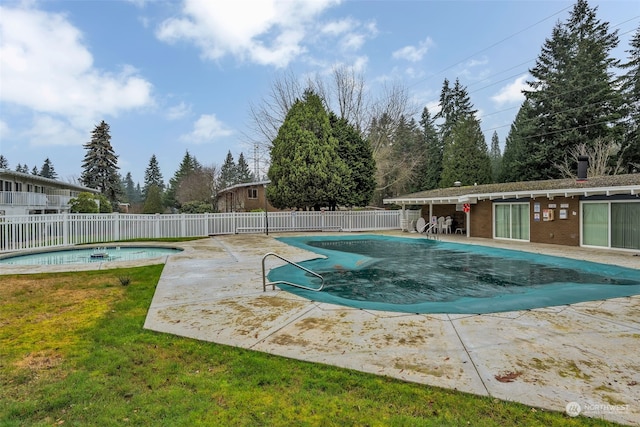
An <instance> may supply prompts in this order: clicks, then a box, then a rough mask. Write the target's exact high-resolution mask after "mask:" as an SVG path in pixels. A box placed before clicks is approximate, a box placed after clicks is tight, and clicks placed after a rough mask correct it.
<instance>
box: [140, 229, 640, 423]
mask: <svg viewBox="0 0 640 427" xmlns="http://www.w3.org/2000/svg"><path fill="white" fill-rule="evenodd" d="M327 234H330V233H327ZM385 234H392V235H398V236H402V237H415V238H423V237H422V236H419V235H417V234H415V233H414V234H410V233H401V232H393V233H385ZM288 235H290V234H288ZM356 235H357V234H356V233H354V236H356ZM444 239H451V240H456V241H464V242H466V243H471V244H484V245H492V246H502V247H507V248H515V249H519V250H529V251H533V252H539V253H545V254H548V255H558V256H565V257H573V258H579V259H587V260H592V261H597V262H603V263H608V264H616V265H621V266H625V267H631V268H638V269H639V273H638V274H639V277H640V258H639V257H638V256H637V255H635V254H633V253H629V252H615V251H599V250H590V249H583V248H567V247H558V246H552V245H533V244H528V243H527V244H518V243H511V242H509V243H506V244H504V243H499V242H496V241H490V240H486V239H477V240H474V239H467V238H466V237H462V236H459V235H458V236H454V235H450V236H444ZM181 246H183V247H185V249H186V250H185V251H184V252H183V253H182V254H179V255H173V256H171V257H169V258H168V260H167V263H166V266H165V268H164V271H163V273H162V276H161V279H160V282H159V283H158V287H157V289H156V292H155V295H154V298H153V301H152V303H151V306H150V308H149V312H148V315H147V319H146V322H145V328H147V329H150V330H154V331H159V332H165V333H171V334H176V335H180V336H185V337H191V338H195V339H198V340H204V341H210V342H215V343H220V344H226V345H232V346H237V347H242V348H247V349H252V350H256V351H263V352H268V353H272V354H277V355H281V356H285V357H289V358H294V359H300V360H306V361H311V362H318V363H325V364H330V365H335V366H341V367H345V368H350V369H355V370H359V371H365V372H370V373H373V374H377V375H386V376H390V377H395V378H399V379H402V380H406V381H413V382H418V383H423V384H429V385H434V386H438V387H446V388H450V389H456V390H460V391H465V392H469V393H474V394H479V395H489V396H493V397H496V398H499V399H504V400H512V401H517V402H522V403H525V404H527V405H530V406H533V407H536V408H544V409H550V410H556V411H565V409H566V408H567V405H568V404H570V407H571V408H572V410H575V409H576V408H577V406H576V405H575V404H573V403H572V402H575V403H577V404H579V405H580V406H579V411H580V413H581V414H583V415H586V416H589V417H599V418H604V419H607V420H611V421H617V422H621V423H625V424H633V425H640V351H639V350H640V315H639V314H638V313H640V296H633V297H627V298H617V299H611V300H605V301H594V302H585V303H580V304H573V305H563V306H556V307H548V308H542V309H534V310H525V311H514V312H503V313H495V314H485V315H450V314H449V315H448V314H432V315H428V314H423V315H417V314H402V313H392V312H379V311H367V310H359V309H353V308H347V307H342V306H335V305H330V304H324V303H317V302H312V301H309V300H306V299H303V298H300V297H297V296H295V295H292V294H290V293H288V292H285V291H280V290H278V289H277V288H276V290H275V291H274V290H271V288H268V290H267V292H263V290H262V273H261V259H262V257H263V256H264V255H265V254H266V253H267V252H276V253H278V254H280V255H282V256H284V257H286V258H288V259H291V260H293V261H296V262H297V261H302V260H305V259H309V258H312V257H314V256H315V255H314V254H312V253H310V252H306V251H304V250H301V249H297V248H294V247H291V246H288V245H285V244H284V243H281V242H279V241H277V240H276V239H274V238H273V236H264V235H231V236H218V237H213V238H208V239H203V240H198V241H194V242H187V243H183V244H181ZM279 265H282V264H281V262H280V261H279V260H277V259H275V258H270V260H269V261H268V262H267V266H268V268H273V267H276V266H279ZM569 412H571V410H570V411H569Z"/></svg>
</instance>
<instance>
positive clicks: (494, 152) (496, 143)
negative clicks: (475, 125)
mask: <svg viewBox="0 0 640 427" xmlns="http://www.w3.org/2000/svg"><path fill="white" fill-rule="evenodd" d="M489 158H490V159H491V177H492V182H498V181H499V180H500V173H501V171H500V166H501V163H502V154H501V153H500V139H499V138H498V132H496V131H493V135H492V136H491V150H490V151H489Z"/></svg>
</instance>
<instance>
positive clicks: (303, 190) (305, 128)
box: [267, 90, 349, 209]
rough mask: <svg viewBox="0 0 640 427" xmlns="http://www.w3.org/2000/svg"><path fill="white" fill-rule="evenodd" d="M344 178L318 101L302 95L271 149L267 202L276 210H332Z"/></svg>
mask: <svg viewBox="0 0 640 427" xmlns="http://www.w3.org/2000/svg"><path fill="white" fill-rule="evenodd" d="M348 174H349V170H348V168H347V165H346V164H345V162H344V161H343V160H342V159H341V158H340V157H339V155H338V141H337V140H336V138H335V137H333V136H332V129H331V124H330V122H329V116H328V114H327V111H326V110H325V109H324V106H323V104H322V100H321V99H320V97H319V96H318V95H316V94H315V93H313V92H312V91H310V90H307V91H305V93H304V96H303V99H302V100H297V101H296V102H295V103H294V104H293V106H292V107H291V109H289V112H288V113H287V116H286V118H285V120H284V122H283V123H282V126H280V129H279V130H278V136H277V137H276V138H275V139H274V141H273V145H272V147H271V166H270V167H269V172H268V176H269V179H270V180H271V184H270V185H269V186H267V197H268V199H269V201H270V202H271V204H272V205H273V206H274V207H276V208H299V209H309V208H314V209H319V208H320V207H322V206H328V207H330V208H332V209H333V208H335V207H336V206H337V204H338V203H339V201H340V200H341V193H342V191H343V188H344V183H343V179H342V178H343V177H344V176H347V175H348Z"/></svg>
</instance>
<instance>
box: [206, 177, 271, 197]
mask: <svg viewBox="0 0 640 427" xmlns="http://www.w3.org/2000/svg"><path fill="white" fill-rule="evenodd" d="M269 183H271V181H269V180H267V181H254V182H244V183H241V184H235V185H232V186H230V187H227V188H223V189H222V190H220V191H218V194H222V193H226V192H227V191H233V190H235V189H236V188H243V187H255V186H260V187H261V186H263V185H267V184H269Z"/></svg>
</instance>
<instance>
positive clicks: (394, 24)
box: [0, 0, 640, 185]
mask: <svg viewBox="0 0 640 427" xmlns="http://www.w3.org/2000/svg"><path fill="white" fill-rule="evenodd" d="M590 4H591V5H592V6H595V5H597V6H598V8H599V9H598V17H599V19H601V20H603V21H607V22H609V23H610V26H611V28H612V29H617V30H618V31H619V33H620V39H621V43H620V47H619V48H618V49H617V50H616V51H615V53H614V56H615V57H617V58H620V59H624V58H626V56H625V55H626V53H625V50H626V49H628V40H629V38H630V37H631V36H632V34H633V32H634V31H635V29H636V28H638V26H639V25H640V2H638V1H637V0H630V1H623V0H600V1H595V0H590ZM572 5H573V2H568V1H559V0H558V1H541V0H536V1H518V0H511V1H506V0H504V1H500V0H493V1H482V0H477V1H418V0H414V1H390V0H387V1H385V0H378V1H339V0H317V1H302V0H287V1H278V0H259V1H258V0H253V1H251V0H247V1H244V0H235V1H233V2H231V1H215V0H212V1H205V0H182V1H179V0H169V1H160V0H158V1H146V0H132V1H125V0H121V1H118V0H109V1H107V0H103V1H90V0H85V1H82V0H80V1H70V0H67V1H56V0H47V1H22V2H13V1H3V2H2V4H1V5H0V154H3V155H4V156H5V157H6V158H7V160H8V161H9V167H10V168H11V169H14V168H15V166H16V165H17V164H26V165H28V166H29V169H31V168H33V166H37V167H38V168H40V167H41V165H42V163H43V162H44V160H45V158H47V157H48V158H49V159H50V160H51V161H52V163H53V166H54V168H55V170H56V172H57V173H58V175H59V178H60V179H62V180H64V181H67V180H72V179H74V178H78V177H79V176H80V173H81V171H82V170H81V163H82V159H83V158H84V154H85V150H84V148H83V144H85V143H86V142H88V141H89V140H90V138H91V131H92V130H93V129H94V127H95V126H96V125H97V124H98V123H100V121H101V120H105V121H106V122H107V123H108V124H109V125H110V127H111V137H112V141H111V142H112V145H113V148H114V150H115V152H116V154H117V155H118V156H119V160H118V165H119V166H120V171H121V173H122V174H123V175H124V174H126V173H127V172H131V173H132V175H133V178H134V181H136V182H140V184H141V185H142V184H143V181H144V170H145V169H146V167H147V165H148V163H149V159H150V158H151V156H152V155H154V154H155V155H156V157H157V159H158V162H159V164H160V168H161V171H162V173H163V175H164V178H165V181H167V180H168V179H169V178H171V177H172V176H173V174H174V173H175V171H176V169H177V167H178V165H179V163H180V161H181V160H182V157H183V156H184V154H185V152H186V151H187V150H188V151H189V152H190V153H191V154H193V155H195V156H196V157H197V159H198V160H199V161H200V163H202V164H204V165H212V164H217V165H221V164H222V163H223V161H224V158H225V156H226V154H227V152H228V151H229V150H230V151H231V153H232V154H233V156H234V158H235V159H236V160H237V158H238V156H239V154H240V153H241V152H243V153H244V155H245V156H246V157H247V158H248V159H249V160H250V159H251V158H252V156H253V153H252V148H251V146H250V144H248V137H247V134H248V133H250V130H249V129H250V128H251V121H250V106H251V104H254V105H255V104H258V103H260V100H261V99H264V98H265V97H268V96H269V93H270V87H271V85H272V83H273V82H274V80H275V79H277V78H278V76H281V75H282V73H293V75H295V76H300V78H303V77H304V76H306V75H315V74H318V75H328V73H330V70H331V69H332V68H333V67H335V66H336V65H342V66H348V67H353V68H354V70H355V71H356V72H357V73H360V74H362V75H363V76H364V79H365V82H366V84H367V89H368V90H369V91H370V92H371V93H372V94H374V93H375V92H376V91H381V90H382V88H383V87H384V85H387V86H388V85H391V84H401V85H403V86H404V87H406V88H407V89H408V90H409V93H410V96H411V99H412V101H413V102H414V103H415V104H416V105H418V106H419V108H420V109H421V108H422V107H424V106H428V107H429V109H430V111H431V112H432V113H435V112H436V106H437V100H438V96H439V93H440V88H441V86H442V82H443V80H444V78H448V79H449V80H450V81H454V80H455V79H456V78H459V79H460V81H461V82H462V84H463V85H465V86H466V87H467V88H468V90H469V93H470V96H471V101H472V102H473V103H474V106H475V107H476V108H477V109H478V110H479V117H480V119H481V121H482V127H483V131H484V132H485V135H486V137H487V142H489V141H490V137H491V135H492V134H493V132H494V131H497V132H498V135H499V136H500V140H501V142H502V143H504V138H505V137H506V134H507V132H508V129H509V125H510V124H511V122H512V121H513V118H514V116H515V114H516V113H517V111H518V107H519V105H520V102H521V101H522V96H521V94H520V89H521V88H522V87H523V85H524V84H525V81H526V79H527V78H528V69H529V68H530V67H532V66H533V65H534V63H535V59H536V57H537V56H538V54H539V53H540V48H541V46H542V44H543V43H544V40H545V39H546V38H547V37H549V36H550V35H551V30H552V28H553V26H554V25H555V24H556V23H557V22H558V21H562V22H564V21H565V20H566V19H567V17H568V14H569V12H570V10H571V7H572Z"/></svg>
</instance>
